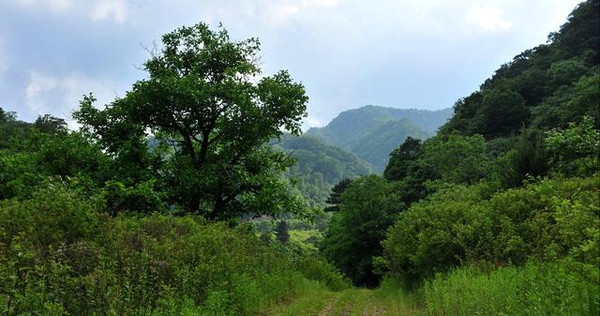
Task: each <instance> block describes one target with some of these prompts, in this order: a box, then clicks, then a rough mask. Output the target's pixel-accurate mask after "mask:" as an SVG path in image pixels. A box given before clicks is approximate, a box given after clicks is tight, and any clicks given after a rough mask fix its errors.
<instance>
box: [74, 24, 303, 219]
mask: <svg viewBox="0 0 600 316" xmlns="http://www.w3.org/2000/svg"><path fill="white" fill-rule="evenodd" d="M162 43H163V48H162V50H161V51H160V52H158V53H156V54H154V55H153V56H152V58H151V59H150V60H148V61H147V62H146V63H145V64H144V69H145V70H146V71H147V72H148V74H149V78H148V79H145V80H140V81H138V82H136V83H134V84H133V87H132V90H131V91H130V92H128V93H127V95H126V96H125V98H123V99H117V100H115V101H114V102H112V103H110V104H108V105H107V106H106V108H105V109H103V110H98V109H96V108H94V107H93V106H92V103H93V101H94V100H93V97H86V98H85V99H84V100H83V101H82V102H81V107H80V109H79V110H78V111H77V112H76V113H75V115H74V116H75V117H76V118H77V119H78V121H79V122H80V123H81V124H82V125H83V129H84V131H86V132H87V133H88V135H89V136H90V137H92V138H95V139H98V140H99V143H100V144H101V145H102V146H103V148H104V150H106V151H107V152H108V153H109V154H111V155H112V156H114V157H116V160H117V161H118V162H119V164H120V165H121V166H123V167H124V166H126V165H127V164H131V167H132V168H131V170H143V171H146V170H148V169H150V171H152V172H153V174H150V177H149V176H148V175H147V174H145V173H142V174H139V176H138V174H133V175H132V176H133V177H132V179H131V180H132V183H133V184H137V183H138V182H144V181H148V180H150V179H151V177H156V178H157V180H159V181H161V183H159V186H160V187H162V188H165V189H166V190H167V192H166V193H167V195H168V198H169V202H170V203H172V204H177V205H178V206H180V207H181V208H182V209H184V210H185V211H187V212H191V213H200V214H202V215H203V216H205V217H207V218H210V219H228V218H235V217H238V216H240V215H242V214H244V213H248V212H251V211H252V212H257V213H261V214H262V213H266V214H278V213H283V212H295V213H299V212H301V211H302V209H301V207H299V206H300V205H298V203H297V199H294V198H290V194H288V193H289V192H288V190H287V188H286V184H285V183H284V182H283V181H282V180H281V173H282V172H283V171H284V170H285V169H286V168H287V167H288V166H290V165H291V161H290V160H289V159H288V158H287V157H286V156H285V155H283V154H281V153H278V152H275V151H273V150H272V149H271V148H270V147H268V146H265V144H266V143H267V142H268V141H269V140H270V139H272V138H274V137H278V136H281V135H282V134H283V132H284V131H288V132H290V133H292V134H294V135H297V134H299V132H300V119H301V118H302V117H303V116H304V115H305V111H306V102H307V101H308V97H307V96H306V95H305V91H304V87H303V86H302V85H301V84H299V83H296V82H294V81H293V80H292V78H291V76H290V75H289V74H288V73H287V72H286V71H280V72H278V73H276V74H275V75H273V76H270V77H269V76H266V77H262V78H259V76H261V75H262V72H261V70H260V68H259V64H258V62H257V60H258V55H259V42H258V40H257V39H253V38H251V39H248V40H244V41H232V40H230V38H229V35H228V33H227V31H226V30H224V29H223V28H221V29H219V30H218V31H211V30H210V29H209V27H208V26H207V25H206V24H203V23H200V24H197V25H194V26H191V27H182V28H180V29H177V30H175V31H173V32H171V33H168V34H165V35H164V36H163V37H162ZM150 132H151V133H152V134H153V135H154V136H155V139H156V141H158V142H159V144H160V143H162V145H159V147H162V148H165V149H167V148H168V151H167V152H166V153H165V154H161V153H160V151H157V150H153V151H152V152H150V150H149V148H148V146H147V143H146V139H147V136H148V134H149V133H150ZM156 160H158V161H159V162H162V163H163V164H164V165H161V164H159V165H156V164H155V163H154V162H155V161H156ZM136 176H137V177H136ZM258 206H260V207H258Z"/></svg>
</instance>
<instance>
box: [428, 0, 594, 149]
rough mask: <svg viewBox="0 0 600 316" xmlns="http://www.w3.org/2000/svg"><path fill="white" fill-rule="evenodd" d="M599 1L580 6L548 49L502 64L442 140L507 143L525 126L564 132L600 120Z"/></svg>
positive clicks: (459, 105)
mask: <svg viewBox="0 0 600 316" xmlns="http://www.w3.org/2000/svg"><path fill="white" fill-rule="evenodd" d="M598 12H600V1H598V0H594V1H586V2H582V3H581V4H579V5H578V6H577V8H576V9H575V10H574V11H573V12H572V13H571V15H570V16H569V18H568V21H567V23H565V24H563V25H562V26H561V28H560V30H559V31H558V32H554V33H551V34H550V35H549V36H548V42H547V43H546V44H542V45H539V46H537V47H534V48H532V49H528V50H526V51H524V52H522V53H521V54H519V55H517V56H515V57H514V58H513V60H512V61H510V62H508V63H506V64H504V65H502V66H501V67H500V68H499V69H498V70H496V72H495V74H494V75H493V76H492V77H491V78H489V79H487V80H486V81H485V82H484V83H483V84H482V85H481V86H480V88H479V90H477V91H475V92H473V93H472V94H471V95H469V96H467V97H465V98H462V99H460V100H458V101H457V102H456V104H455V106H454V116H453V117H452V119H451V120H449V121H448V122H447V123H446V124H445V125H444V126H443V127H442V128H441V129H440V132H441V134H442V135H448V134H450V133H453V132H459V133H461V134H463V135H473V134H481V135H483V136H484V137H485V138H486V139H488V140H492V139H502V138H509V137H510V136H511V135H513V134H516V133H518V132H519V131H520V130H521V129H522V128H523V127H528V128H535V129H539V130H550V129H552V128H556V127H561V128H566V127H568V126H569V124H570V123H573V122H581V121H582V119H583V117H584V116H588V117H593V118H595V120H596V122H599V121H600V111H599V109H600V102H599V101H598V100H600V14H598Z"/></svg>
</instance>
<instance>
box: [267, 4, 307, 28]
mask: <svg viewBox="0 0 600 316" xmlns="http://www.w3.org/2000/svg"><path fill="white" fill-rule="evenodd" d="M298 12H300V8H299V7H298V6H296V5H293V4H276V5H273V6H269V7H268V8H267V10H266V11H265V16H264V18H265V20H266V22H267V24H269V25H271V26H274V27H282V26H284V25H286V24H287V23H288V22H289V20H290V19H291V18H292V17H293V16H295V15H296V14H298Z"/></svg>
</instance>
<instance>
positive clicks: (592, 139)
mask: <svg viewBox="0 0 600 316" xmlns="http://www.w3.org/2000/svg"><path fill="white" fill-rule="evenodd" d="M544 141H545V143H546V147H547V148H548V151H550V154H551V161H550V164H551V165H552V167H553V169H554V170H556V171H558V172H561V173H564V174H566V175H576V176H581V175H587V174H590V173H593V172H597V171H598V164H599V163H600V162H599V161H598V157H599V156H600V132H599V131H598V129H596V128H595V126H594V121H593V120H592V119H591V118H589V117H586V118H584V120H583V122H581V123H579V124H575V123H573V124H570V126H569V128H567V129H564V130H563V129H560V128H555V129H552V130H550V131H548V132H546V133H545V138H544Z"/></svg>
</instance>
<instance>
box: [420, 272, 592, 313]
mask: <svg viewBox="0 0 600 316" xmlns="http://www.w3.org/2000/svg"><path fill="white" fill-rule="evenodd" d="M490 268H491V267H480V266H476V265H475V266H467V267H463V268H460V269H455V270H453V271H451V272H450V273H448V274H447V275H442V274H438V275H436V276H435V278H434V279H432V280H430V281H427V282H426V283H425V284H424V286H423V288H422V289H421V290H420V291H421V292H422V294H421V295H422V297H423V304H424V305H425V306H426V310H427V314H428V315H597V314H598V313H600V299H599V297H600V290H599V289H600V288H599V287H598V285H597V284H594V283H591V282H589V281H587V280H585V279H582V278H581V277H580V276H579V275H577V274H576V273H573V271H571V269H570V266H569V265H567V264H564V263H533V262H530V263H528V264H526V265H525V266H523V267H518V268H517V267H501V268H498V269H492V270H491V269H490ZM490 270H491V271H490Z"/></svg>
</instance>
